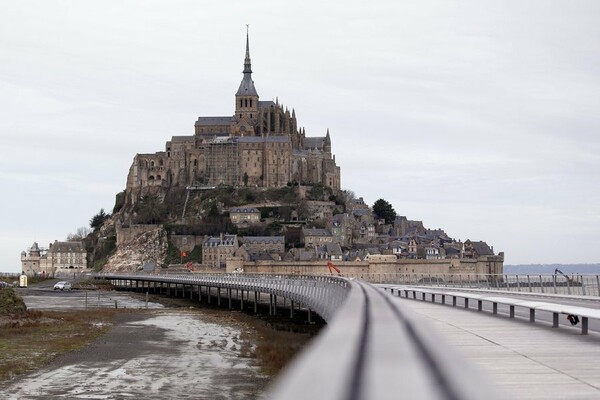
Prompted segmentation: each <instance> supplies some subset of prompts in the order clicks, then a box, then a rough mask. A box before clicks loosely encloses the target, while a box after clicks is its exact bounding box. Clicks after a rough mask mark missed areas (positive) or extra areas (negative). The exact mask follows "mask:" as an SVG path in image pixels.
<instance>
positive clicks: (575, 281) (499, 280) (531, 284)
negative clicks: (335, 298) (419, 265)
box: [343, 273, 600, 297]
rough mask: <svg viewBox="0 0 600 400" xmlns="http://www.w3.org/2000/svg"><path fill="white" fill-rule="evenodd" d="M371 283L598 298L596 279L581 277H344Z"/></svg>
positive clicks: (599, 280)
mask: <svg viewBox="0 0 600 400" xmlns="http://www.w3.org/2000/svg"><path fill="white" fill-rule="evenodd" d="M343 276H346V277H353V278H358V279H364V280H366V281H368V282H371V283H381V284H387V283H389V284H401V285H412V286H419V285H426V286H439V287H457V288H461V287H462V288H479V289H492V290H505V291H514V292H531V293H544V294H566V295H577V296H596V297H598V296H600V276H599V275H583V274H564V275H563V274H460V273H459V274H435V273H410V274H408V273H407V274H403V273H397V274H368V273H364V274H347V275H343Z"/></svg>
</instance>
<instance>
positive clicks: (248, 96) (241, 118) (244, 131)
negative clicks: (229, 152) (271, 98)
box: [235, 27, 258, 136]
mask: <svg viewBox="0 0 600 400" xmlns="http://www.w3.org/2000/svg"><path fill="white" fill-rule="evenodd" d="M235 120H236V121H237V125H238V128H239V134H240V135H242V136H243V135H254V132H248V130H250V129H252V130H253V129H254V126H255V125H256V121H257V120H258V93H257V92H256V88H255V87H254V81H253V80H252V63H251V62H250V40H249V35H248V27H246V58H245V59H244V77H243V78H242V82H241V83H240V87H239V88H238V91H237V93H236V94H235ZM248 128H250V129H248Z"/></svg>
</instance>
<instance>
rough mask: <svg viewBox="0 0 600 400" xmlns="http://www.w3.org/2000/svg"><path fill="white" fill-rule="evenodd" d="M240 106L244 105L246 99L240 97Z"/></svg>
mask: <svg viewBox="0 0 600 400" xmlns="http://www.w3.org/2000/svg"><path fill="white" fill-rule="evenodd" d="M240 107H244V99H240Z"/></svg>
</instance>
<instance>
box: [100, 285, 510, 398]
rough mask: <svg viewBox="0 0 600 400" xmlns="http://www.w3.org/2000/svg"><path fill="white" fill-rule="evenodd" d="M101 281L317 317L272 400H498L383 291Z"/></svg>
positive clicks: (351, 287) (270, 394) (358, 287)
mask: <svg viewBox="0 0 600 400" xmlns="http://www.w3.org/2000/svg"><path fill="white" fill-rule="evenodd" d="M96 278H100V279H110V280H118V281H121V282H122V281H123V280H125V281H127V280H129V281H132V282H133V281H135V282H141V283H142V285H147V286H146V287H151V286H150V283H151V282H155V283H158V282H161V283H163V284H164V283H169V284H170V283H174V284H181V285H184V284H185V285H196V286H198V289H199V290H198V293H201V292H200V289H201V286H207V287H219V288H227V289H240V290H247V291H252V290H253V291H260V292H262V293H270V294H275V295H278V296H283V297H286V298H289V299H291V300H295V301H297V302H299V303H302V304H304V305H305V306H307V307H309V308H311V309H313V310H315V311H316V312H318V313H319V314H320V315H321V316H322V317H323V318H324V319H325V320H326V321H327V327H326V328H325V329H324V330H323V331H322V332H321V334H319V336H318V337H317V338H316V339H315V340H314V341H313V342H312V343H311V345H310V346H309V347H308V348H307V349H306V350H305V351H304V352H302V353H301V354H300V356H299V357H297V358H296V359H295V360H294V361H293V362H292V364H291V365H290V366H289V367H288V368H287V369H286V370H285V371H284V373H283V374H282V375H281V376H280V377H279V378H278V379H277V380H276V381H275V383H274V386H273V387H272V390H270V391H269V392H268V393H267V394H266V398H268V399H286V400H300V399H307V398H318V399H348V400H359V399H361V400H362V399H365V400H366V399H389V398H406V399H417V398H418V399H446V400H458V399H466V400H469V399H481V398H486V399H494V398H499V397H495V395H494V390H493V389H492V388H491V386H490V385H488V384H487V383H486V381H485V380H484V379H481V377H480V375H479V373H478V371H476V370H474V369H473V368H472V367H471V366H470V365H469V364H468V363H466V362H465V361H464V360H463V359H461V358H460V357H459V356H457V355H455V354H454V352H453V351H452V349H450V348H449V347H448V346H445V345H444V344H443V341H441V340H440V339H439V338H438V337H437V336H436V335H435V334H434V333H432V331H431V329H430V328H429V327H428V326H426V325H425V324H423V322H422V321H420V320H419V318H418V317H416V316H414V315H413V314H412V313H410V312H409V311H408V310H406V309H405V308H404V307H403V306H401V305H400V304H398V302H395V301H393V300H392V297H391V296H390V295H389V294H387V293H385V292H383V291H382V290H380V289H378V288H376V287H374V286H373V285H370V284H368V283H366V282H362V281H357V280H351V279H347V278H342V277H331V276H329V277H323V276H298V275H295V276H290V275H259V274H185V275H178V276H173V275H144V274H141V275H137V274H135V275H121V274H101V275H97V276H96Z"/></svg>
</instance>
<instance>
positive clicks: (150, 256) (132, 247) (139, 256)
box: [102, 225, 168, 272]
mask: <svg viewBox="0 0 600 400" xmlns="http://www.w3.org/2000/svg"><path fill="white" fill-rule="evenodd" d="M147 227H148V230H146V231H144V232H142V233H140V234H139V235H136V236H134V237H130V238H128V239H127V240H125V241H124V242H123V243H121V244H119V246H118V247H117V251H116V252H115V253H114V254H113V255H112V256H111V257H110V258H109V259H108V262H107V263H106V265H105V266H104V268H102V270H103V271H104V272H135V271H139V270H141V269H142V266H143V265H144V264H145V263H147V262H153V263H155V264H156V265H162V262H163V260H164V259H165V256H166V254H167V246H168V243H167V242H168V240H167V231H165V229H164V227H163V226H162V225H147Z"/></svg>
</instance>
